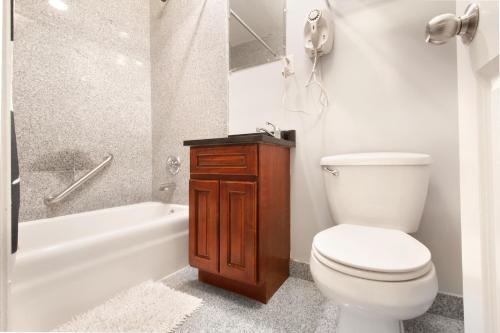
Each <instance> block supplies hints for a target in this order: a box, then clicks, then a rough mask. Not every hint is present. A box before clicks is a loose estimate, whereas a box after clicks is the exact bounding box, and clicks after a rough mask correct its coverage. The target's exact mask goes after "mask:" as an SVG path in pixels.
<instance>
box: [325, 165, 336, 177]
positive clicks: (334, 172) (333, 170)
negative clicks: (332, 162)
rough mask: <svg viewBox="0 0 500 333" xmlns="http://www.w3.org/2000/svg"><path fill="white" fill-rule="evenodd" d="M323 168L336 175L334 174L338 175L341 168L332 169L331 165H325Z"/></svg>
mask: <svg viewBox="0 0 500 333" xmlns="http://www.w3.org/2000/svg"><path fill="white" fill-rule="evenodd" d="M323 170H325V171H327V172H329V173H331V174H332V175H334V176H338V175H339V170H337V169H330V168H329V167H327V166H324V167H323Z"/></svg>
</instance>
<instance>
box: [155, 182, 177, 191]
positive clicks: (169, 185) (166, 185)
mask: <svg viewBox="0 0 500 333" xmlns="http://www.w3.org/2000/svg"><path fill="white" fill-rule="evenodd" d="M176 188H177V184H175V183H164V184H161V185H160V188H158V191H161V192H169V191H173V190H175V189H176Z"/></svg>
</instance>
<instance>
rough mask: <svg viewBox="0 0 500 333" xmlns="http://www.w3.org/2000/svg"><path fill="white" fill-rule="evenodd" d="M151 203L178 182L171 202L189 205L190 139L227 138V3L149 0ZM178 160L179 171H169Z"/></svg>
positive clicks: (198, 0)
mask: <svg viewBox="0 0 500 333" xmlns="http://www.w3.org/2000/svg"><path fill="white" fill-rule="evenodd" d="M150 8H151V28H150V30H151V72H152V76H151V79H152V80H151V82H152V84H151V87H152V119H153V122H152V123H153V198H154V199H156V200H163V199H165V198H166V197H167V196H170V195H169V194H168V193H165V192H159V191H158V185H159V184H160V183H163V182H172V181H173V182H175V183H177V189H176V191H175V192H174V194H173V196H172V200H173V201H174V202H177V203H187V202H188V178H189V149H188V148H186V147H183V146H182V141H183V140H186V139H198V138H209V137H222V136H225V135H227V103H228V101H227V96H228V94H227V91H228V49H227V48H228V39H227V38H228V37H227V22H228V6H227V0H203V1H200V0H175V1H168V2H167V3H163V2H161V1H159V0H151V2H150ZM168 155H178V156H180V158H181V160H182V167H181V171H180V173H179V174H178V175H176V176H172V175H170V174H169V173H168V172H167V170H166V160H167V157H168Z"/></svg>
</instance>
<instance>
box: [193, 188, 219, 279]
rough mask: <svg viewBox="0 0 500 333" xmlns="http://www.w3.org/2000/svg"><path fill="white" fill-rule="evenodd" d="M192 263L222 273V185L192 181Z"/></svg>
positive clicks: (209, 270) (208, 270)
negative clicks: (220, 205) (220, 264)
mask: <svg viewBox="0 0 500 333" xmlns="http://www.w3.org/2000/svg"><path fill="white" fill-rule="evenodd" d="M189 264H190V265H191V266H194V267H197V268H200V269H203V270H205V271H207V272H212V273H217V272H218V270H219V182H218V181H217V180H190V181H189Z"/></svg>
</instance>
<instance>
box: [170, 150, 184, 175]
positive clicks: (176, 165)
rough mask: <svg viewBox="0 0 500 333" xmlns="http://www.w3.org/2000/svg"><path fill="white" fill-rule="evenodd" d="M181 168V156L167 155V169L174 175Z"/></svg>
mask: <svg viewBox="0 0 500 333" xmlns="http://www.w3.org/2000/svg"><path fill="white" fill-rule="evenodd" d="M180 170H181V158H180V157H179V156H174V155H170V156H168V157H167V171H168V172H169V173H170V174H171V175H173V176H175V175H176V174H178V173H179V171H180Z"/></svg>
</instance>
